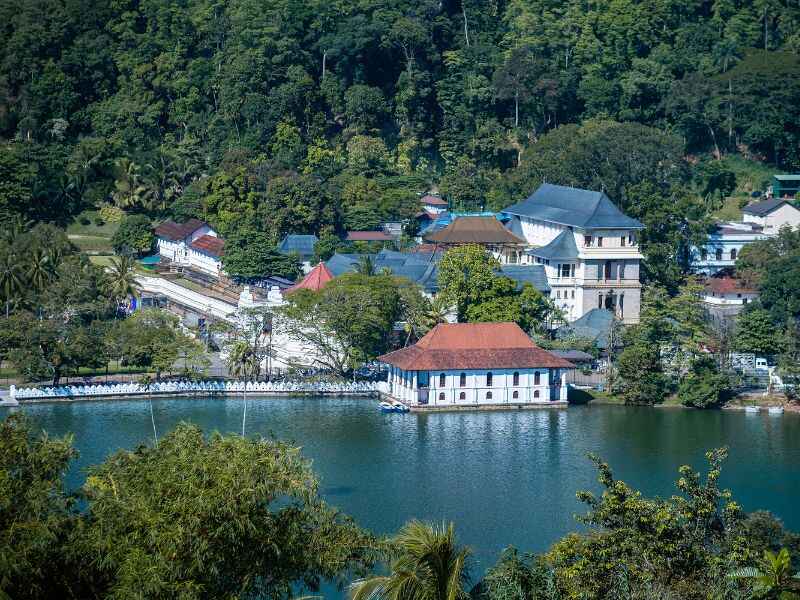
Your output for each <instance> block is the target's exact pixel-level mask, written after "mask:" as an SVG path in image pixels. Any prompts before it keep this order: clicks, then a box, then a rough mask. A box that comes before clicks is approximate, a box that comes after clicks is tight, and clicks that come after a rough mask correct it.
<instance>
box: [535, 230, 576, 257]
mask: <svg viewBox="0 0 800 600" xmlns="http://www.w3.org/2000/svg"><path fill="white" fill-rule="evenodd" d="M526 254H530V255H531V256H538V257H540V258H547V259H550V258H552V259H557V258H566V259H574V258H578V246H577V245H576V244H575V235H574V234H573V233H572V232H571V231H570V230H569V229H565V230H564V231H562V232H561V233H559V234H558V235H557V236H556V237H555V239H553V241H552V242H550V243H549V244H547V245H546V246H542V247H541V248H533V249H532V250H528V251H527V252H526Z"/></svg>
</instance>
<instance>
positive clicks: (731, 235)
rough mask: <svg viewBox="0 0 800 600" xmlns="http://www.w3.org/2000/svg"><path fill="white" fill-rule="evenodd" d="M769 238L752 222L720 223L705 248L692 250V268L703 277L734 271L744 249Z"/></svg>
mask: <svg viewBox="0 0 800 600" xmlns="http://www.w3.org/2000/svg"><path fill="white" fill-rule="evenodd" d="M768 237H769V235H767V234H766V233H764V230H763V228H762V227H761V226H760V225H757V224H755V223H752V222H750V223H735V222H727V223H718V224H716V225H715V226H714V228H713V229H712V230H711V233H709V234H708V238H707V240H706V244H705V245H704V246H701V247H699V248H692V268H693V269H694V271H695V272H697V273H700V274H703V275H715V274H717V273H719V272H720V271H722V270H723V269H727V270H728V271H733V268H734V267H735V266H736V259H737V258H738V256H739V253H740V252H741V251H742V248H744V247H745V246H746V245H747V244H751V243H753V242H755V241H757V240H765V239H767V238H768Z"/></svg>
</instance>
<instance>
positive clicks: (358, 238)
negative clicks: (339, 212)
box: [347, 231, 395, 242]
mask: <svg viewBox="0 0 800 600" xmlns="http://www.w3.org/2000/svg"><path fill="white" fill-rule="evenodd" d="M394 239H395V238H394V237H393V236H391V235H389V234H388V233H386V232H385V231H348V232H347V241H348V242H391V241H393V240H394Z"/></svg>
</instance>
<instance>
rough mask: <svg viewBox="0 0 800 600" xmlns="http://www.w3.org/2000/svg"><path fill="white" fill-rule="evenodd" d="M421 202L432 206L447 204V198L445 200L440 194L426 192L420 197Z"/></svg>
mask: <svg viewBox="0 0 800 600" xmlns="http://www.w3.org/2000/svg"><path fill="white" fill-rule="evenodd" d="M420 202H421V203H422V204H429V205H431V206H447V200H443V199H442V198H440V197H439V196H434V195H433V194H425V195H424V196H423V197H422V198H420Z"/></svg>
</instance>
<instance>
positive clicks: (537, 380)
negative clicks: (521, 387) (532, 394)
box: [533, 371, 542, 385]
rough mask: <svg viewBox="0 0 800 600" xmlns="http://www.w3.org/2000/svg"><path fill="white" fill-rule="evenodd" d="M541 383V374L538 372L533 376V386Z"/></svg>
mask: <svg viewBox="0 0 800 600" xmlns="http://www.w3.org/2000/svg"><path fill="white" fill-rule="evenodd" d="M541 383H542V374H541V373H539V371H536V373H534V374H533V385H540V384H541Z"/></svg>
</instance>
